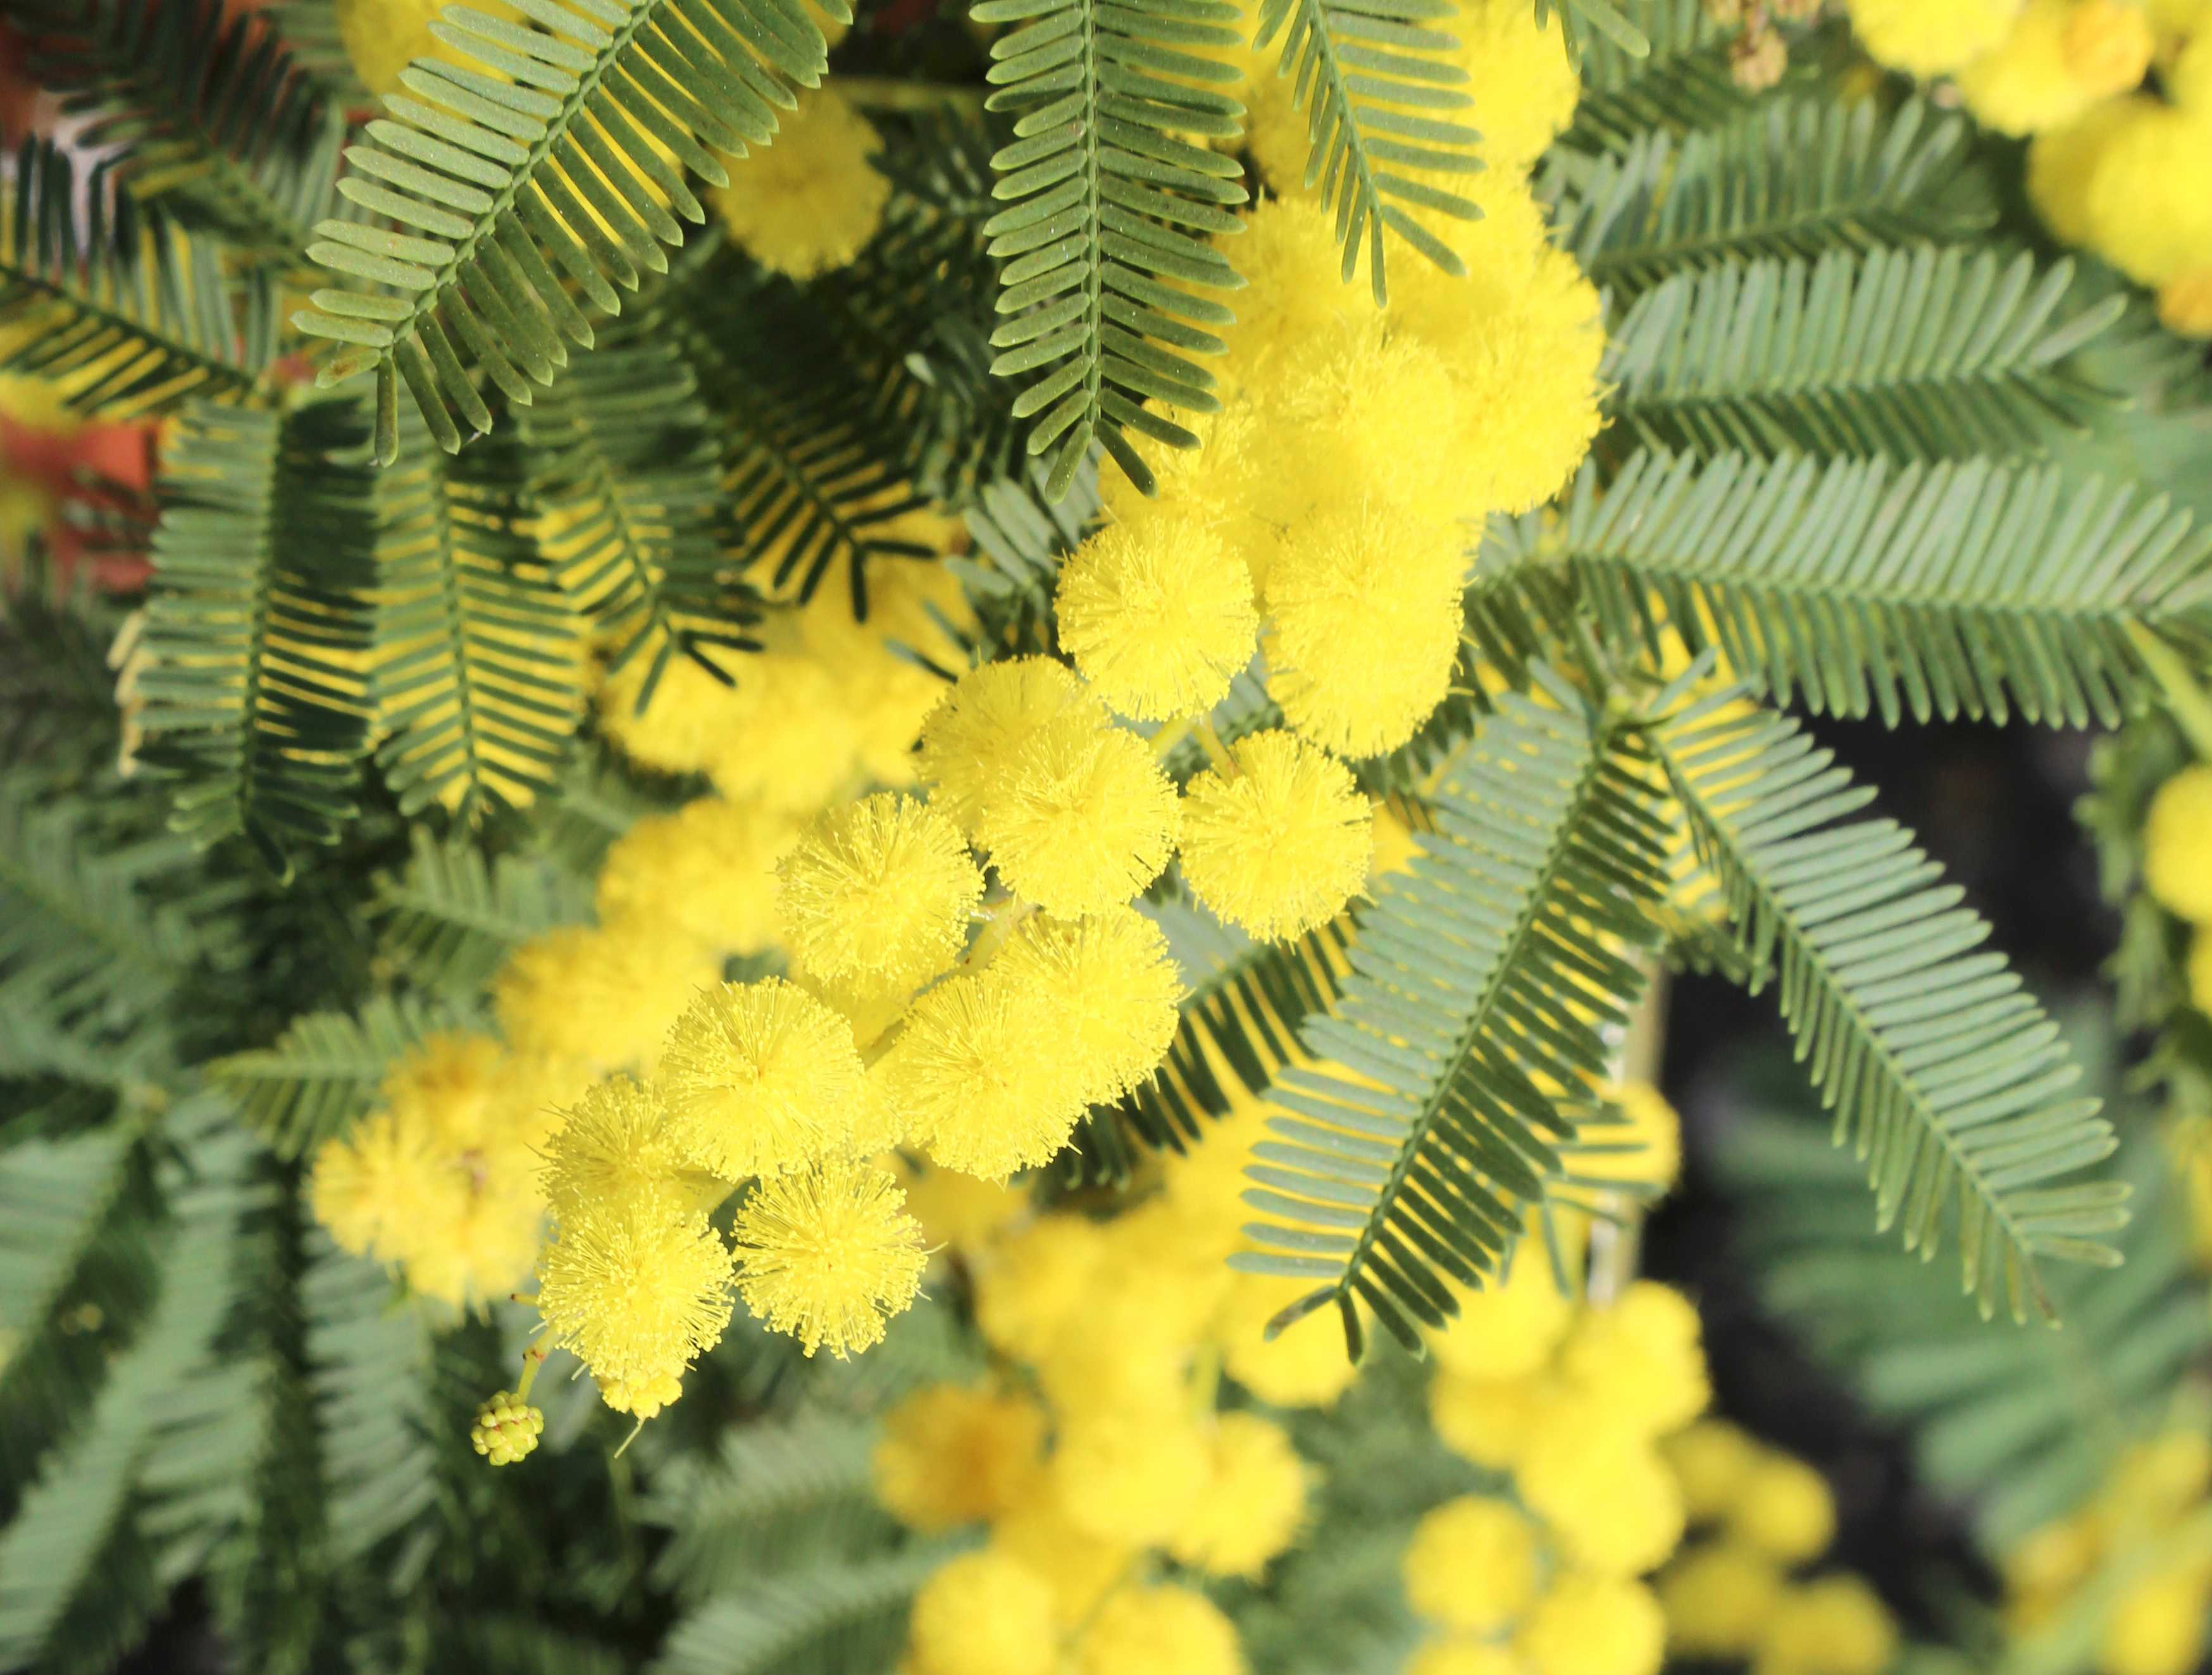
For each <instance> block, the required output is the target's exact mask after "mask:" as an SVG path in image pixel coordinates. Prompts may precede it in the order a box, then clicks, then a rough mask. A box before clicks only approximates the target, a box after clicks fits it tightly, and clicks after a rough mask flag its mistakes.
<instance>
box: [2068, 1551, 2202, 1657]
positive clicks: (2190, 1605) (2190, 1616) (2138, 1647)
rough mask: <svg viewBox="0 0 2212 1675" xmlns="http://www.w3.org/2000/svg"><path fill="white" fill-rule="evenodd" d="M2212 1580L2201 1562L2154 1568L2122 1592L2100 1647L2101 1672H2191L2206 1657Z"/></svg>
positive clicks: (2107, 1622)
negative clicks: (2205, 1629) (2206, 1634)
mask: <svg viewBox="0 0 2212 1675" xmlns="http://www.w3.org/2000/svg"><path fill="white" fill-rule="evenodd" d="M2208 1609H2212V1578H2208V1577H2207V1575H2206V1574H2205V1570H2204V1567H2203V1565H2202V1564H2201V1563H2197V1564H2183V1565H2178V1566H2174V1567H2172V1568H2170V1569H2163V1570H2157V1571H2154V1572H2153V1573H2152V1574H2151V1575H2148V1576H2146V1577H2144V1578H2142V1580H2141V1581H2137V1582H2136V1583H2135V1584H2134V1585H2133V1586H2132V1587H2130V1588H2128V1589H2127V1591H2126V1592H2125V1593H2122V1594H2121V1595H2120V1597H2119V1599H2118V1600H2117V1601H2116V1602H2115V1603H2114V1605H2113V1606H2112V1615H2111V1616H2110V1617H2107V1618H2106V1621H2105V1629H2104V1634H2103V1636H2102V1637H2101V1640H2100V1643H2099V1645H2098V1648H2097V1654H2096V1666H2097V1668H2098V1670H2099V1671H2100V1675H2190V1672H2191V1671H2192V1670H2194V1669H2195V1668H2196V1667H2197V1665H2198V1664H2199V1663H2200V1662H2201V1661H2202V1660H2203V1656H2204V1624H2205V1617H2206V1612H2207V1611H2208Z"/></svg>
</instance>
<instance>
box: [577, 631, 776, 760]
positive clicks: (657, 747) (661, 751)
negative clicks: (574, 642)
mask: <svg viewBox="0 0 2212 1675" xmlns="http://www.w3.org/2000/svg"><path fill="white" fill-rule="evenodd" d="M708 655H710V656H714V655H715V654H714V653H713V652H709V653H708ZM653 661H654V652H653V647H652V646H640V647H639V648H638V649H637V651H636V652H635V653H634V654H633V655H632V656H631V657H630V658H629V661H628V662H626V663H624V664H623V666H622V667H621V668H620V669H617V670H616V671H612V672H611V673H610V674H609V675H608V676H607V677H606V679H605V683H603V684H602V685H601V686H600V688H599V695H598V705H599V725H600V726H601V727H602V728H603V729H605V732H606V735H607V737H609V738H611V739H612V740H613V741H614V743H615V744H616V745H617V747H618V748H619V749H620V750H622V752H623V755H624V756H628V757H629V759H630V760H631V761H633V762H637V763H639V764H641V766H643V767H646V768H656V769H658V770H659V771H660V772H661V773H664V774H694V773H697V772H699V771H701V770H702V769H703V768H705V767H706V766H707V764H708V762H709V761H710V760H711V759H712V758H713V756H714V750H715V747H716V745H717V743H719V742H720V740H721V739H723V738H724V737H727V736H728V735H729V734H730V733H731V732H732V731H735V730H736V729H737V728H738V727H740V726H741V725H744V720H745V715H746V710H747V707H748V705H749V695H741V694H740V692H739V689H738V686H737V685H736V684H735V683H734V682H733V681H731V682H725V681H719V680H716V679H715V678H714V676H712V675H710V674H709V673H708V672H707V671H705V670H704V669H702V668H701V667H700V666H699V665H698V664H697V663H696V661H694V660H693V659H692V658H689V657H686V656H684V654H683V653H682V652H677V653H675V654H674V655H672V656H671V657H670V658H668V660H667V662H666V664H665V665H664V666H663V667H662V669H661V671H660V678H659V681H658V682H657V683H655V684H654V686H653V696H652V698H651V700H650V701H648V702H647V704H646V705H645V707H643V708H642V709H641V708H640V707H638V698H639V695H641V693H643V692H644V690H645V682H646V678H647V676H648V675H650V674H651V673H652V671H653ZM717 662H718V665H719V666H720V667H721V668H722V669H723V670H724V671H725V672H726V673H728V674H730V675H732V677H735V676H737V675H738V673H739V672H741V670H742V668H743V665H741V664H740V662H739V661H738V658H736V657H734V656H733V655H732V654H730V653H726V652H725V653H722V654H720V656H719V657H718V658H717Z"/></svg>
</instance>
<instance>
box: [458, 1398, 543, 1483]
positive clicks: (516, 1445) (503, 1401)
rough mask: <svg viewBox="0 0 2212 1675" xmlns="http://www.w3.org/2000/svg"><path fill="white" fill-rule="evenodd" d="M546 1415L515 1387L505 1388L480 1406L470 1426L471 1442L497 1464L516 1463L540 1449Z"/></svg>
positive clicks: (477, 1449) (485, 1456)
mask: <svg viewBox="0 0 2212 1675" xmlns="http://www.w3.org/2000/svg"><path fill="white" fill-rule="evenodd" d="M544 1431H545V1416H544V1414H543V1413H541V1412H540V1411H538V1409H536V1408H534V1407H532V1406H531V1405H529V1404H528V1403H527V1402H526V1401H524V1400H523V1399H522V1398H521V1397H520V1396H518V1395H516V1394H515V1393H514V1392H513V1391H512V1390H502V1391H501V1392H500V1393H498V1394H497V1395H495V1396H494V1397H493V1398H492V1399H490V1400H489V1401H488V1402H486V1403H485V1404H484V1405H483V1406H482V1407H480V1408H478V1409H477V1417H476V1423H474V1424H472V1425H471V1426H470V1427H469V1446H470V1447H472V1448H474V1449H475V1450H476V1451H477V1453H479V1454H481V1455H483V1457H484V1458H485V1459H486V1460H489V1461H490V1462H491V1463H492V1464H493V1465H494V1466H512V1465H513V1464H514V1462H515V1461H517V1460H520V1459H522V1458H524V1457H525V1456H526V1455H527V1454H531V1453H535V1452H536V1451H537V1447H538V1438H539V1437H540V1436H542V1435H544Z"/></svg>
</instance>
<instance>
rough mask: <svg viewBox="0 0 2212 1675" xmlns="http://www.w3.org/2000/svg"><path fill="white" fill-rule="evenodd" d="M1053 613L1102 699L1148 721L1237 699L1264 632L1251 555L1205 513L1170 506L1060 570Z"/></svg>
mask: <svg viewBox="0 0 2212 1675" xmlns="http://www.w3.org/2000/svg"><path fill="white" fill-rule="evenodd" d="M1053 609H1054V616H1055V618H1056V619H1057V621H1058V622H1059V626H1060V644H1061V645H1062V646H1066V649H1067V652H1068V655H1069V656H1071V657H1073V658H1074V659H1075V666H1076V667H1077V668H1079V669H1080V670H1081V671H1083V672H1084V674H1085V675H1086V676H1087V677H1089V678H1090V680H1091V684H1092V685H1093V686H1094V687H1096V688H1097V691H1098V694H1099V695H1100V696H1101V697H1103V699H1105V701H1107V702H1108V703H1109V704H1111V705H1112V706H1113V707H1115V709H1117V710H1119V711H1121V713H1122V714H1124V715H1133V716H1135V717H1137V718H1139V719H1141V720H1148V721H1170V720H1173V719H1176V717H1178V716H1184V715H1194V714H1197V713H1200V711H1203V710H1207V709H1211V708H1212V707H1213V706H1214V705H1215V704H1216V703H1218V702H1219V701H1221V700H1222V699H1223V698H1224V697H1225V696H1227V695H1228V692H1229V683H1230V680H1231V677H1233V676H1235V675H1236V673H1237V671H1238V670H1240V669H1242V668H1243V667H1244V665H1246V664H1248V663H1249V662H1250V661H1251V660H1252V646H1253V641H1254V637H1255V635H1256V634H1258V632H1259V628H1260V614H1259V611H1258V610H1257V609H1256V608H1255V606H1254V604H1253V603H1252V577H1251V573H1250V572H1249V570H1247V569H1246V567H1245V566H1244V562H1243V560H1242V559H1240V558H1239V557H1238V556H1237V555H1236V554H1235V553H1234V552H1232V551H1231V550H1230V548H1229V546H1228V544H1227V543H1225V541H1223V539H1222V538H1221V537H1220V536H1219V535H1218V534H1217V533H1216V532H1215V531H1213V529H1212V527H1211V526H1210V525H1208V524H1207V523H1206V522H1205V521H1204V520H1203V519H1199V518H1196V517H1193V516H1190V515H1188V513H1176V512H1174V511H1170V510H1167V509H1163V511H1162V512H1161V513H1160V514H1159V515H1158V516H1157V517H1152V518H1146V519H1141V520H1139V521H1138V522H1136V523H1134V524H1113V525H1108V526H1107V527H1106V528H1105V529H1103V530H1102V531H1099V532H1098V533H1097V534H1096V535H1094V536H1092V537H1091V538H1090V539H1089V540H1088V541H1085V543H1083V545H1082V546H1080V547H1079V548H1078V549H1076V551H1075V554H1074V556H1073V557H1072V558H1070V559H1069V560H1068V561H1067V562H1066V564H1064V565H1063V566H1061V567H1060V589H1059V592H1057V593H1056V594H1055V595H1054V604H1053Z"/></svg>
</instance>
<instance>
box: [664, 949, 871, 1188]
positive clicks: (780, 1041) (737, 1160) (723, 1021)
mask: <svg viewBox="0 0 2212 1675" xmlns="http://www.w3.org/2000/svg"><path fill="white" fill-rule="evenodd" d="M660 1088H661V1094H662V1097H663V1098H665V1100H666V1101H667V1103H668V1115H669V1123H670V1127H671V1131H672V1132H673V1134H674V1136H675V1138H676V1141H677V1143H678V1144H679V1145H680V1146H682V1147H683V1148H684V1152H685V1155H686V1156H687V1157H688V1158H689V1159H690V1161H692V1162H695V1163H696V1165H697V1166H698V1167H700V1168H704V1169H708V1170H710V1171H712V1172H713V1173H714V1174H718V1175H720V1176H721V1177H722V1178H723V1179H724V1180H743V1179H744V1177H745V1176H747V1175H755V1174H757V1175H775V1174H783V1173H784V1172H785V1171H787V1170H789V1169H797V1168H807V1167H809V1166H810V1165H811V1164H814V1163H817V1162H820V1161H821V1160H822V1159H823V1157H825V1156H829V1154H830V1153H832V1152H833V1151H839V1150H845V1149H847V1148H848V1147H849V1146H850V1145H851V1144H852V1142H853V1139H854V1134H855V1125H856V1123H857V1122H858V1120H859V1119H860V1116H861V1114H862V1112H863V1108H864V1107H865V1106H866V1103H867V1101H868V1080H867V1074H866V1071H863V1070H862V1069H861V1067H860V1051H859V1049H858V1048H857V1047H854V1043H853V1026H852V1025H851V1024H849V1023H847V1022H846V1021H845V1020H844V1018H842V1017H840V1016H839V1015H838V1014H837V1013H836V1012H833V1011H831V1010H829V1007H827V1006H825V1005H823V1004H822V1003H821V1002H820V1001H818V1000H817V999H816V998H814V997H813V996H812V995H811V994H809V993H807V992H806V991H805V990H804V989H802V988H800V987H799V986H798V985H797V984H795V983H787V982H785V981H784V980H782V979H781V978H777V977H769V978H763V980H760V981H759V982H757V983H722V984H719V985H717V986H715V987H714V988H711V989H707V990H703V991H702V992H701V993H700V994H699V996H698V998H696V999H695V1000H694V1001H693V1002H692V1003H691V1004H690V1006H689V1007H688V1008H687V1009H686V1010H685V1011H684V1015H683V1016H682V1017H679V1018H678V1019H677V1021H676V1024H675V1027H674V1028H673V1029H671V1030H670V1031H669V1033H668V1046H667V1047H666V1049H665V1051H664V1052H663V1053H662V1054H661V1061H660Z"/></svg>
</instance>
